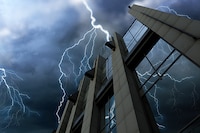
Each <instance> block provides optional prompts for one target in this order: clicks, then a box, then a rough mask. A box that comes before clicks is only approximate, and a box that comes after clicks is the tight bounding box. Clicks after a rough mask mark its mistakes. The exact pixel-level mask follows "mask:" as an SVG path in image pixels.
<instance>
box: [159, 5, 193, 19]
mask: <svg viewBox="0 0 200 133" xmlns="http://www.w3.org/2000/svg"><path fill="white" fill-rule="evenodd" d="M156 9H158V10H159V9H161V10H162V9H167V11H168V12H169V13H173V14H176V15H177V16H182V17H186V18H188V19H191V18H190V17H189V16H188V15H184V14H179V13H177V11H175V10H174V9H171V8H170V7H168V6H159V7H158V8H156Z"/></svg>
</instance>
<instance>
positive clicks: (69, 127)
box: [65, 77, 89, 133]
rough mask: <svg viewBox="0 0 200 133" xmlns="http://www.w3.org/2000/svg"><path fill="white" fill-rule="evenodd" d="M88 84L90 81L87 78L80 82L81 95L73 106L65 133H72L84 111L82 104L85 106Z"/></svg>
mask: <svg viewBox="0 0 200 133" xmlns="http://www.w3.org/2000/svg"><path fill="white" fill-rule="evenodd" d="M88 83H89V79H88V78H86V77H84V78H83V79H82V80H81V82H80V85H79V95H78V98H77V102H76V103H75V105H74V106H73V108H72V111H71V114H70V117H69V118H68V119H69V120H68V121H69V122H68V125H67V128H66V131H65V133H70V132H71V131H72V127H73V124H74V121H75V120H76V119H77V118H78V117H79V115H80V114H81V112H83V111H84V109H83V108H82V104H83V101H84V96H85V95H86V94H85V93H86V90H85V89H86V88H87V85H88Z"/></svg>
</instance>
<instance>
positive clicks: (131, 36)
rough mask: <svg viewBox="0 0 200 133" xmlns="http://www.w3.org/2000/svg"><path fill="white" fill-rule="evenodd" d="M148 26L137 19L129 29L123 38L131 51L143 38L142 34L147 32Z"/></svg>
mask: <svg viewBox="0 0 200 133" xmlns="http://www.w3.org/2000/svg"><path fill="white" fill-rule="evenodd" d="M147 29H148V28H147V27H146V26H144V25H143V24H142V23H140V22H139V21H137V20H135V21H134V22H133V24H132V25H131V27H130V28H129V29H128V31H127V32H126V34H125V35H124V37H123V39H124V42H125V44H126V47H127V49H128V51H129V52H130V51H131V50H132V49H133V48H134V46H135V45H136V44H137V42H138V41H139V40H140V39H141V38H142V36H143V35H144V34H145V33H146V31H147Z"/></svg>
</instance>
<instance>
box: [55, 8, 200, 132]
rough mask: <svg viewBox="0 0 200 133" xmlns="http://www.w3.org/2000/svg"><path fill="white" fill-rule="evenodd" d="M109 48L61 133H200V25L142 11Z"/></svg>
mask: <svg viewBox="0 0 200 133" xmlns="http://www.w3.org/2000/svg"><path fill="white" fill-rule="evenodd" d="M129 13H130V14H132V15H133V17H135V21H134V22H133V24H132V25H131V26H130V28H129V29H128V30H127V32H126V33H125V34H124V35H119V34H117V33H116V34H115V35H113V37H112V39H111V41H110V42H107V43H106V44H105V45H106V46H107V47H108V48H109V49H110V51H111V52H110V54H109V55H108V56H106V57H105V56H102V55H100V56H98V58H97V59H96V60H95V62H94V66H93V69H91V70H89V71H87V72H86V73H85V76H84V77H83V79H82V80H81V82H80V85H79V88H78V91H77V93H75V94H73V95H71V96H70V98H69V100H68V101H67V103H66V107H65V109H64V112H63V115H62V118H61V123H60V125H59V127H58V129H57V131H56V133H159V132H161V133H177V132H180V133H199V132H200V22H199V21H196V20H191V19H188V18H186V17H181V16H176V15H173V14H168V13H164V12H161V11H157V10H154V9H149V8H145V7H141V6H137V5H133V6H131V7H129Z"/></svg>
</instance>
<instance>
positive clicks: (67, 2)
mask: <svg viewBox="0 0 200 133" xmlns="http://www.w3.org/2000/svg"><path fill="white" fill-rule="evenodd" d="M133 3H137V4H141V5H145V6H148V7H152V8H156V7H155V5H157V6H159V5H166V6H170V7H172V8H174V9H175V10H177V11H178V12H179V13H184V14H189V15H190V16H191V18H195V19H200V17H199V14H198V13H199V9H200V8H198V7H196V6H198V5H200V4H199V2H198V1H197V0H196V1H195V0H192V2H190V4H188V1H186V0H185V1H181V3H180V2H179V1H178V0H176V1H173V2H171V1H167V0H161V1H160V0H157V1H155V0H154V1H153V0H141V1H139V0H137V1H135V2H134V1H131V0H124V1H120V0H117V1H116V0H109V1H106V0H96V1H92V0H88V4H89V5H90V6H91V8H92V9H93V11H94V16H95V17H96V19H97V21H96V24H102V25H103V27H104V28H105V29H106V30H108V31H109V32H110V34H111V35H113V33H114V32H115V31H116V32H119V33H120V34H122V35H123V34H124V32H125V31H126V30H127V28H128V27H129V25H130V24H131V23H132V21H133V17H132V16H131V15H129V14H128V12H127V11H128V6H129V5H131V4H133ZM155 3H156V4H155ZM195 7H196V8H195ZM89 15H90V14H89V12H88V11H87V10H86V8H85V7H84V5H83V4H82V2H81V1H80V0H77V1H74V0H57V1H55V0H34V1H33V0H32V1H30V0H29V1H21V0H14V1H12V0H7V1H1V2H0V20H1V22H0V67H3V68H5V69H7V70H12V71H14V72H16V73H17V74H18V75H19V76H20V77H21V78H22V79H23V80H22V81H17V86H18V88H20V92H22V93H26V94H28V95H29V96H30V98H31V99H27V98H23V100H24V104H25V105H26V106H27V107H28V108H29V109H30V110H32V111H35V112H38V113H39V114H40V115H38V114H36V113H30V114H27V115H24V117H23V119H21V120H20V121H19V125H11V126H10V127H8V128H6V129H0V132H4V133H13V132H14V133H18V132H19V133H49V132H51V131H53V130H54V129H56V128H57V118H56V115H55V112H56V110H57V106H58V103H59V100H60V99H61V96H62V92H61V90H60V89H59V83H58V78H59V76H60V72H59V69H58V63H59V61H60V58H61V55H62V53H63V52H64V50H65V49H66V48H67V47H69V46H72V45H73V44H74V43H76V42H77V41H78V40H79V39H80V38H81V37H82V36H83V34H84V33H85V32H86V31H87V30H89V29H91V25H90V16H89ZM98 35H99V38H98V37H97V42H100V43H99V44H97V47H95V48H96V49H98V48H99V47H100V46H101V45H102V43H105V41H106V39H105V36H104V34H102V33H100V32H99V31H98ZM82 45H84V43H83V44H82ZM77 53H79V54H77ZM70 54H71V56H72V57H73V59H74V62H75V63H76V64H78V63H80V57H81V56H82V54H83V47H82V46H80V47H76V49H75V50H74V51H70ZM94 58H95V57H93V58H92V59H94ZM90 62H91V64H92V60H91V61H90ZM64 66H65V68H66V71H70V70H72V66H71V65H70V63H67V62H66V63H65V64H64ZM69 82H70V83H68V84H67V85H66V86H67V88H66V89H68V91H69V92H73V91H74V90H76V89H77V86H75V84H74V81H69ZM1 108H2V107H1V106H0V109H1Z"/></svg>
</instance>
